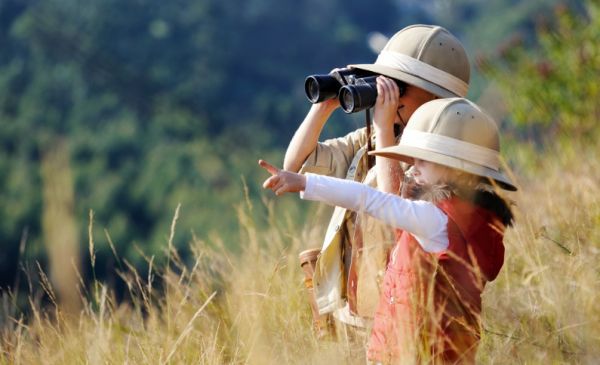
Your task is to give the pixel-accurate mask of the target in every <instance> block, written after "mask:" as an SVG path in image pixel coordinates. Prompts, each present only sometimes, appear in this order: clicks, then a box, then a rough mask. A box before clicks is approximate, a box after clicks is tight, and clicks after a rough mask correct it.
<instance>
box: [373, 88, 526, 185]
mask: <svg viewBox="0 0 600 365" xmlns="http://www.w3.org/2000/svg"><path fill="white" fill-rule="evenodd" d="M369 154H372V155H377V156H383V157H389V158H393V159H396V160H401V161H404V162H407V163H409V164H413V163H414V161H413V159H414V158H417V159H420V160H425V161H430V162H435V163H437V164H440V165H444V166H448V167H451V168H454V169H458V170H462V171H465V172H468V173H471V174H473V175H477V176H482V177H488V178H491V179H493V180H495V181H496V182H497V183H498V184H499V185H500V186H501V187H502V188H504V189H506V190H513V191H514V190H517V188H516V187H515V185H514V184H513V183H512V182H511V181H510V180H509V179H508V178H507V177H506V176H505V175H504V174H503V173H502V172H500V140H499V136H498V127H497V126H496V123H495V122H494V120H493V119H492V118H491V117H489V116H488V115H487V114H486V113H484V112H483V111H482V110H481V109H479V107H478V106H477V105H475V103H473V102H471V101H469V100H467V99H463V98H449V99H436V100H432V101H429V102H427V103H425V104H423V105H421V106H420V107H419V108H418V109H417V110H416V111H415V112H414V113H413V115H412V116H411V117H410V119H409V121H408V124H407V125H406V127H405V128H404V132H402V137H401V139H400V143H399V144H398V145H396V146H392V147H386V148H382V149H379V150H375V151H371V152H369Z"/></svg>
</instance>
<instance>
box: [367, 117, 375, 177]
mask: <svg viewBox="0 0 600 365" xmlns="http://www.w3.org/2000/svg"><path fill="white" fill-rule="evenodd" d="M365 124H366V125H367V153H365V155H366V156H367V171H369V170H370V169H371V168H372V167H373V166H374V165H375V157H374V156H371V155H369V151H372V150H373V144H372V142H371V108H368V109H367V110H365Z"/></svg>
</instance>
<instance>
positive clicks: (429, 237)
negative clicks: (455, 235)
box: [300, 174, 449, 252]
mask: <svg viewBox="0 0 600 365" xmlns="http://www.w3.org/2000/svg"><path fill="white" fill-rule="evenodd" d="M305 176H306V187H305V189H304V191H303V192H301V193H300V197H301V198H302V199H305V200H314V201H319V202H323V203H326V204H330V205H336V206H340V207H343V208H346V209H349V210H353V211H356V212H364V213H366V214H369V215H371V216H373V217H375V218H377V219H380V220H382V221H384V222H385V223H387V224H389V225H390V226H393V227H396V228H400V229H402V230H404V231H407V232H410V233H411V234H412V235H413V236H414V237H415V238H416V240H417V242H419V244H420V245H421V247H423V249H424V250H425V251H427V252H441V251H444V250H445V249H447V248H448V242H449V241H448V231H447V228H446V227H447V224H448V216H446V214H444V212H443V211H442V210H441V209H440V208H438V207H437V206H435V204H433V203H431V202H428V201H423V200H409V199H404V198H402V197H400V196H398V195H394V194H389V193H384V192H381V191H379V190H376V189H373V188H371V187H369V186H366V185H364V184H360V183H357V182H354V181H350V180H343V179H337V178H333V177H328V176H323V175H315V174H306V175H305Z"/></svg>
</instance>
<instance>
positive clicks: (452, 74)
mask: <svg viewBox="0 0 600 365" xmlns="http://www.w3.org/2000/svg"><path fill="white" fill-rule="evenodd" d="M350 67H354V68H358V69H361V70H367V71H371V72H375V73H378V74H381V75H385V76H389V77H391V78H394V79H397V80H400V81H404V82H406V83H407V84H410V85H414V86H417V87H419V88H421V89H424V90H427V91H429V92H430V93H432V94H434V95H436V96H439V97H442V98H450V97H457V96H458V97H465V96H466V95H467V91H468V90H469V78H470V74H471V69H470V65H469V59H468V58H467V53H466V52H465V49H464V47H463V46H462V44H461V43H460V41H459V40H458V39H456V37H454V36H453V35H452V34H450V32H448V31H447V30H446V29H444V28H442V27H439V26H434V25H422V24H418V25H411V26H408V27H406V28H404V29H402V30H401V31H399V32H398V33H396V34H395V35H394V36H393V37H392V38H391V39H390V40H389V41H388V43H387V44H386V46H385V47H384V48H383V50H382V51H381V53H379V57H378V58H377V60H376V61H375V63H374V64H359V65H350Z"/></svg>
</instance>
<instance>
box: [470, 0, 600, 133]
mask: <svg viewBox="0 0 600 365" xmlns="http://www.w3.org/2000/svg"><path fill="white" fill-rule="evenodd" d="M583 8H584V10H585V11H584V12H581V11H580V8H575V9H574V8H569V7H567V6H558V7H556V9H555V17H554V18H553V19H540V22H539V23H538V27H537V38H536V39H537V45H536V46H535V47H531V46H529V45H528V44H526V43H523V41H522V37H516V38H514V39H513V41H512V42H508V43H506V44H505V45H503V46H502V47H501V48H499V49H498V52H497V57H496V56H494V57H493V58H492V59H481V60H480V63H479V66H480V68H481V69H482V70H483V71H484V72H485V73H486V74H487V75H488V76H490V77H491V78H492V79H493V80H494V81H495V82H496V83H497V84H498V85H499V87H500V89H501V91H502V92H503V97H504V99H505V101H506V103H507V107H508V110H509V111H510V114H511V117H512V119H513V120H514V122H515V123H516V124H517V125H518V126H520V127H521V133H527V131H529V133H527V135H528V136H529V137H532V138H534V139H536V140H538V141H539V142H543V143H546V142H549V141H556V140H560V139H562V138H566V139H567V140H568V141H572V140H573V138H575V139H581V138H584V139H586V138H592V139H593V138H595V137H596V136H597V135H598V131H599V128H598V122H597V121H598V118H599V117H600V106H599V105H598V103H597V102H596V100H597V99H598V98H599V97H600V87H599V86H598V82H597V80H598V79H600V17H599V15H600V4H598V2H597V1H593V0H590V1H586V2H585V5H584V7H583Z"/></svg>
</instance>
